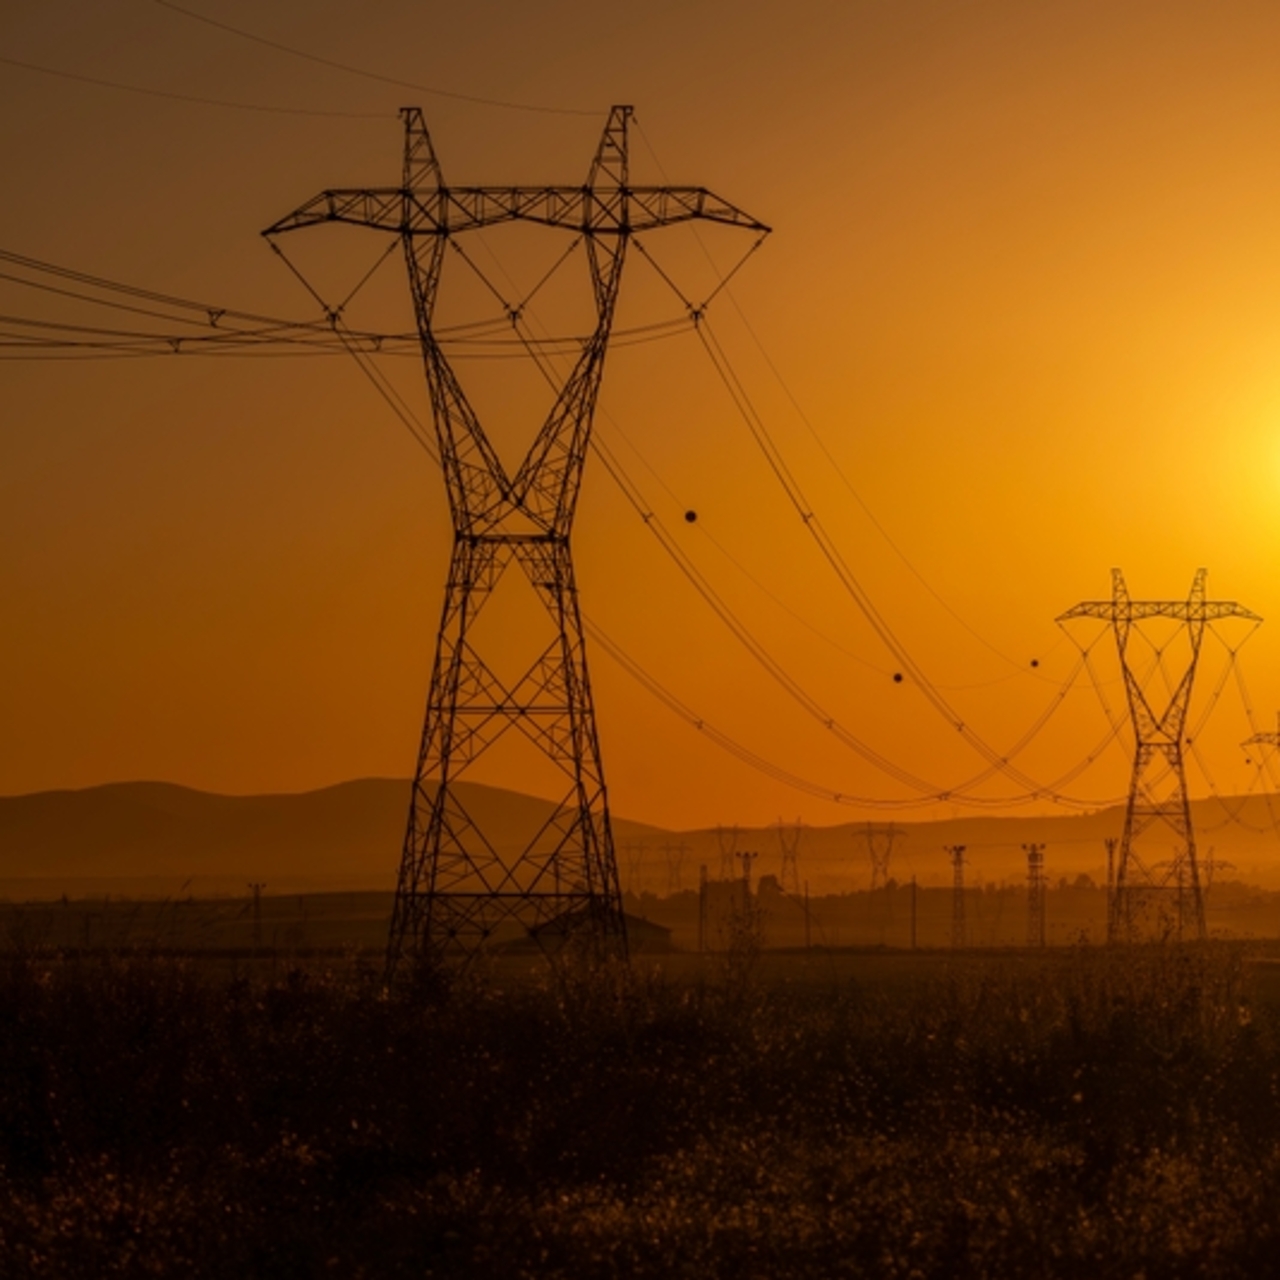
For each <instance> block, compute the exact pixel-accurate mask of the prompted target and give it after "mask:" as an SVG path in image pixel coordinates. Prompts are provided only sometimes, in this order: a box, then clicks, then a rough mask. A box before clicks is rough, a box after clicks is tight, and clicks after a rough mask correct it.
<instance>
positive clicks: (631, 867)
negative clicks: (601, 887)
mask: <svg viewBox="0 0 1280 1280" xmlns="http://www.w3.org/2000/svg"><path fill="white" fill-rule="evenodd" d="M648 852H649V846H648V845H647V844H646V843H645V842H644V841H643V840H627V841H624V842H623V845H622V855H623V857H625V858H626V860H627V889H628V891H629V892H631V893H633V894H634V895H635V896H636V897H637V898H638V897H639V896H640V881H641V878H642V875H643V872H644V856H645V854H646V853H648Z"/></svg>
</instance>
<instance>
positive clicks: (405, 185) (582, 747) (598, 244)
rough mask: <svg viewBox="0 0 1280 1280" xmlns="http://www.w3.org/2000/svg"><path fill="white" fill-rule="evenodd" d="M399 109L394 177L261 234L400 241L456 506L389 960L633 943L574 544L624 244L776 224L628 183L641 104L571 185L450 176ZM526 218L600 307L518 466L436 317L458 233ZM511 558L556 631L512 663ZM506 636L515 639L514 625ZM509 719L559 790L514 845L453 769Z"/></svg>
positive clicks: (603, 949) (613, 117) (329, 198)
mask: <svg viewBox="0 0 1280 1280" xmlns="http://www.w3.org/2000/svg"><path fill="white" fill-rule="evenodd" d="M401 114H402V118H403V120H404V163H403V170H402V177H401V181H400V184H399V185H398V186H393V187H382V188H373V189H366V190H359V189H345V190H336V189H335V190H329V191H324V192H321V193H320V194H319V195H318V196H315V197H314V198H313V199H311V200H309V201H308V202H307V203H306V204H304V205H302V206H301V208H299V209H297V210H295V211H294V212H293V213H291V214H289V215H288V216H287V217H285V218H282V219H281V220H280V221H279V222H277V223H275V225H274V226H272V227H270V228H268V230H267V231H266V232H265V233H264V234H266V235H267V236H269V237H270V236H277V235H280V234H283V233H285V232H289V231H296V230H299V229H301V228H304V227H312V226H316V225H319V224H324V223H335V222H336V223H346V224H349V225H352V226H357V227H367V228H372V229H374V230H376V231H381V232H387V233H390V234H391V235H394V236H396V237H397V238H398V239H399V240H400V241H401V243H402V248H403V254H404V261H405V265H406V268H407V270H408V277H409V288H410V293H411V295H412V301H413V309H414V314H415V318H416V322H417V329H418V334H419V337H420V339H421V346H422V355H423V361H424V365H425V370H426V380H427V388H428V391H429V394H430V399H431V412H432V420H433V425H434V430H435V441H436V446H437V450H438V452H439V456H440V464H441V468H442V470H443V472H444V481H445V488H446V490H447V492H448V499H449V509H450V513H451V515H452V519H453V534H454V538H453V554H452V559H451V562H450V566H449V576H448V581H447V583H446V585H445V593H444V607H443V610H442V613H441V620H440V630H439V635H438V639H437V642H436V654H435V663H434V666H433V668H432V673H431V686H430V692H429V694H428V697H427V710H426V719H425V724H424V727H423V733H422V745H421V749H420V751H419V754H418V764H417V769H416V771H415V774H414V781H413V793H412V800H411V804H410V809H409V821H408V828H407V831H406V833H405V840H404V850H403V856H402V859H401V864H400V874H399V880H398V883H397V886H396V897H395V906H394V910H393V914H392V922H391V933H390V938H389V942H388V951H387V970H388V976H390V975H392V974H393V973H394V971H395V968H396V965H397V963H398V961H399V960H400V959H401V958H402V956H404V955H405V954H406V953H409V954H421V955H427V956H430V957H433V958H439V959H443V960H450V959H452V960H455V961H457V960H462V961H465V960H466V959H468V958H470V957H471V956H473V955H474V954H475V953H476V952H477V951H478V950H480V949H482V948H484V947H485V946H486V945H488V944H490V943H491V942H495V941H498V940H500V939H501V938H502V937H503V936H504V935H505V936H509V935H511V934H512V933H513V932H514V935H515V936H521V935H522V934H527V935H532V936H534V937H538V938H547V937H551V936H556V935H558V936H560V937H564V936H565V935H567V934H568V933H570V932H573V933H575V934H576V935H578V936H581V937H584V938H586V939H587V940H588V941H589V943H590V946H591V948H592V949H593V950H595V951H597V952H600V953H608V952H613V953H618V954H622V955H625V954H626V945H627V944H626V927H625V921H624V918H623V914H622V895H621V889H620V886H619V882H618V867H617V860H616V857H615V854H614V846H613V836H612V833H611V830H610V824H609V809H608V803H607V797H606V792H605V778H604V769H603V766H602V764H601V758H600V743H599V739H598V737H597V734H596V721H595V712H594V709H593V705H592V698H591V686H590V683H589V681H588V678H587V662H586V653H585V647H584V641H583V628H582V619H581V615H580V613H579V608H578V594H577V589H576V586H575V584H574V573H573V559H572V555H571V553H570V534H571V532H572V529H573V520H574V513H575V510H576V507H577V501H578V493H579V488H580V485H581V481H582V472H583V465H584V463H585V461H586V455H587V448H588V445H589V443H590V438H591V429H592V421H593V417H594V412H595V407H596V398H597V395H598V393H599V389H600V380H601V375H602V374H603V371H604V361H605V354H606V352H607V350H608V347H609V340H610V333H611V331H612V326H613V321H614V313H615V309H616V306H617V302H618V292H619V288H620V286H621V283H622V275H623V267H624V264H625V262H626V258H627V249H628V246H629V245H630V243H631V242H632V241H633V240H634V239H635V237H636V236H637V234H639V233H648V232H650V231H656V230H658V229H659V228H662V227H668V226H671V225H673V224H676V223H684V222H690V221H694V220H703V221H709V222H715V223H722V224H727V225H729V226H735V227H745V228H750V229H752V230H754V231H756V232H757V233H759V234H761V235H763V234H765V233H767V231H768V228H767V227H766V226H764V224H763V223H760V222H757V221H756V220H755V219H754V218H751V217H749V216H748V215H747V214H745V213H743V212H742V211H741V210H740V209H737V208H735V207H734V206H733V205H731V204H729V203H728V202H726V201H724V200H721V199H719V198H718V197H717V196H714V195H712V194H711V193H710V192H708V191H707V190H706V189H705V188H702V187H687V186H685V187H681V186H666V187H642V186H632V185H631V184H630V179H629V175H628V159H627V132H628V125H629V123H630V120H631V116H632V110H631V108H630V107H623V106H620V107H614V108H613V109H612V110H611V111H610V113H609V117H608V121H607V123H606V124H605V128H604V134H603V136H602V137H601V139H600V144H599V147H598V148H597V150H596V153H595V158H594V159H593V160H592V162H591V167H590V169H589V170H588V173H587V177H586V180H585V181H584V182H582V183H580V184H578V185H576V186H536V187H520V186H501V187H500V186H481V187H452V186H449V185H448V184H446V182H445V180H444V177H443V175H442V173H441V169H440V164H439V161H438V160H437V158H436V153H435V149H434V147H433V146H432V143H431V138H430V136H429V135H428V133H427V127H426V124H425V122H424V120H423V116H422V112H421V110H419V109H418V108H416V107H411V108H406V109H405V110H404V111H403V112H402V113H401ZM511 223H529V224H534V225H536V226H540V227H546V228H551V229H554V230H556V231H558V232H560V233H561V234H564V235H566V236H571V237H578V238H580V240H581V243H582V244H583V245H584V246H585V255H586V259H587V264H588V268H589V272H590V281H591V292H592V303H593V309H594V327H593V328H592V329H591V331H590V332H589V333H588V334H587V335H586V336H585V337H584V338H583V340H582V343H581V347H580V354H579V355H577V357H576V359H575V362H574V364H573V366H572V369H571V370H570V372H569V373H568V375H567V377H565V379H564V380H563V383H562V384H561V385H560V387H559V389H558V392H557V394H556V397H555V402H554V404H553V405H552V407H551V410H550V412H549V413H548V414H547V416H546V418H545V419H544V421H543V422H542V425H541V427H540V428H539V429H538V431H537V433H536V435H535V436H534V439H533V443H532V445H531V446H530V447H529V449H528V451H527V453H525V455H524V457H523V460H522V461H521V462H520V464H519V466H518V467H517V468H516V469H515V471H514V474H512V473H509V472H508V471H507V470H506V469H505V468H504V466H503V464H502V462H501V461H500V460H499V457H498V454H497V452H496V450H495V448H494V446H493V444H492V443H491V440H490V438H489V436H488V435H487V434H486V432H485V429H484V427H483V426H482V425H481V422H480V419H479V417H478V415H477V413H476V412H475V410H474V409H473V408H472V405H471V403H470V401H469V400H468V398H467V395H466V393H465V392H464V390H463V386H462V383H461V382H460V381H459V379H458V376H457V375H456V373H455V371H454V369H453V367H452V365H451V364H450V362H449V360H448V358H447V357H446V354H445V351H444V349H443V347H442V345H441V339H440V337H439V336H438V335H437V332H436V327H435V326H436V319H435V317H436V301H437V295H438V291H439V286H440V280H441V272H442V268H443V266H444V262H445V258H446V254H447V253H448V251H449V249H450V247H451V246H452V247H454V248H460V245H459V241H460V240H461V239H462V238H463V237H465V236H466V235H467V234H468V233H472V232H478V231H480V230H482V229H484V228H487V227H494V226H498V225H501V224H511ZM566 254H567V251H566ZM462 256H465V255H462ZM512 318H513V320H514V317H512ZM513 567H514V568H515V569H516V570H517V572H518V573H520V574H523V575H524V577H525V578H526V579H527V580H528V583H529V584H531V585H532V588H533V593H534V595H535V596H536V597H537V599H538V600H539V601H540V602H541V604H542V606H543V607H544V608H545V611H546V614H547V615H548V617H549V619H550V623H551V626H550V628H549V631H550V639H549V640H547V639H545V637H544V635H543V634H542V633H540V632H538V631H537V630H536V629H535V628H529V629H528V630H529V632H530V636H531V637H532V640H531V644H530V649H531V651H530V652H528V653H526V654H525V656H524V658H523V659H522V660H521V665H522V666H523V674H522V675H520V676H518V677H517V678H514V679H512V678H508V679H506V680H504V679H502V678H500V677H499V675H498V674H497V670H496V667H497V663H496V662H495V661H494V653H495V652H496V651H493V650H491V648H490V646H493V645H494V644H495V641H494V638H493V637H492V635H487V634H486V633H485V631H484V630H483V629H482V630H477V629H476V622H477V619H478V618H479V617H480V615H481V614H482V612H483V610H484V608H485V606H486V604H487V603H488V602H489V601H490V599H491V597H492V596H493V594H494V592H495V590H496V589H497V588H498V587H499V585H500V581H501V580H502V579H503V577H504V575H506V574H507V573H508V571H510V570H511V569H512V568H513ZM503 639H504V640H505V642H506V643H508V644H510V643H511V642H512V639H513V638H512V637H510V636H505V637H503ZM513 729H514V730H516V731H517V732H518V733H520V734H523V735H524V736H525V737H526V738H527V739H528V740H529V742H530V743H531V744H532V746H533V748H534V750H535V751H536V752H537V753H538V754H540V756H541V757H543V758H544V759H545V760H547V761H550V762H551V763H552V765H554V767H555V776H557V777H559V778H560V779H561V780H562V783H563V787H564V790H563V792H562V793H561V794H560V796H559V798H558V799H557V800H556V801H555V807H554V809H553V811H552V813H551V816H550V817H549V818H548V819H547V820H546V822H545V823H544V824H543V825H542V827H541V828H540V829H539V830H538V831H536V833H534V834H533V835H532V836H531V837H530V838H529V839H528V840H527V842H526V843H524V845H523V847H520V848H517V849H514V850H512V849H511V848H510V847H508V846H505V845H503V844H502V842H501V841H500V840H498V839H497V838H496V837H495V836H493V835H492V834H491V833H486V831H485V829H484V822H483V819H482V817H481V816H480V815H479V814H477V813H474V812H471V811H470V810H469V808H468V805H467V803H466V801H465V799H464V795H463V793H462V791H461V790H460V789H459V787H458V785H457V784H458V782H459V779H461V778H462V777H463V775H464V774H465V773H466V771H467V769H468V768H469V767H470V766H471V765H472V764H473V763H474V762H475V761H476V759H477V758H478V757H480V756H481V755H482V754H483V753H484V752H486V751H488V750H489V749H490V748H491V747H492V746H493V744H494V743H495V742H496V741H497V740H498V739H499V738H501V737H503V736H504V735H506V734H508V733H509V732H510V731H511V730H513Z"/></svg>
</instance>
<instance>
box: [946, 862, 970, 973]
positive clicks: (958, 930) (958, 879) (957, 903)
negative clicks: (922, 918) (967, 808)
mask: <svg viewBox="0 0 1280 1280" xmlns="http://www.w3.org/2000/svg"><path fill="white" fill-rule="evenodd" d="M943 848H944V849H945V850H946V852H947V855H948V856H949V857H950V859H951V947H952V949H953V950H954V951H963V950H964V949H965V948H966V947H967V946H968V945H969V938H968V931H967V930H966V928H965V918H964V851H965V846H964V845H962V844H948V845H944V846H943Z"/></svg>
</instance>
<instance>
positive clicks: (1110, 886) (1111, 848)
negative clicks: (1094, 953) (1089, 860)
mask: <svg viewBox="0 0 1280 1280" xmlns="http://www.w3.org/2000/svg"><path fill="white" fill-rule="evenodd" d="M1119 843H1120V841H1119V840H1117V839H1116V838H1115V836H1108V837H1107V840H1106V845H1107V941H1108V942H1118V941H1119V934H1118V933H1117V931H1116V910H1115V907H1116V845H1118V844H1119Z"/></svg>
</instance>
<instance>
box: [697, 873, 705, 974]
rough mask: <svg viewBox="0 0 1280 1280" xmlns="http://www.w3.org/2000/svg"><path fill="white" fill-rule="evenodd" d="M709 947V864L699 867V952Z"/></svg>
mask: <svg viewBox="0 0 1280 1280" xmlns="http://www.w3.org/2000/svg"><path fill="white" fill-rule="evenodd" d="M706 949H707V864H706V863H705V862H704V863H702V864H701V866H699V867H698V952H699V954H701V953H702V952H703V951H705V950H706Z"/></svg>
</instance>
